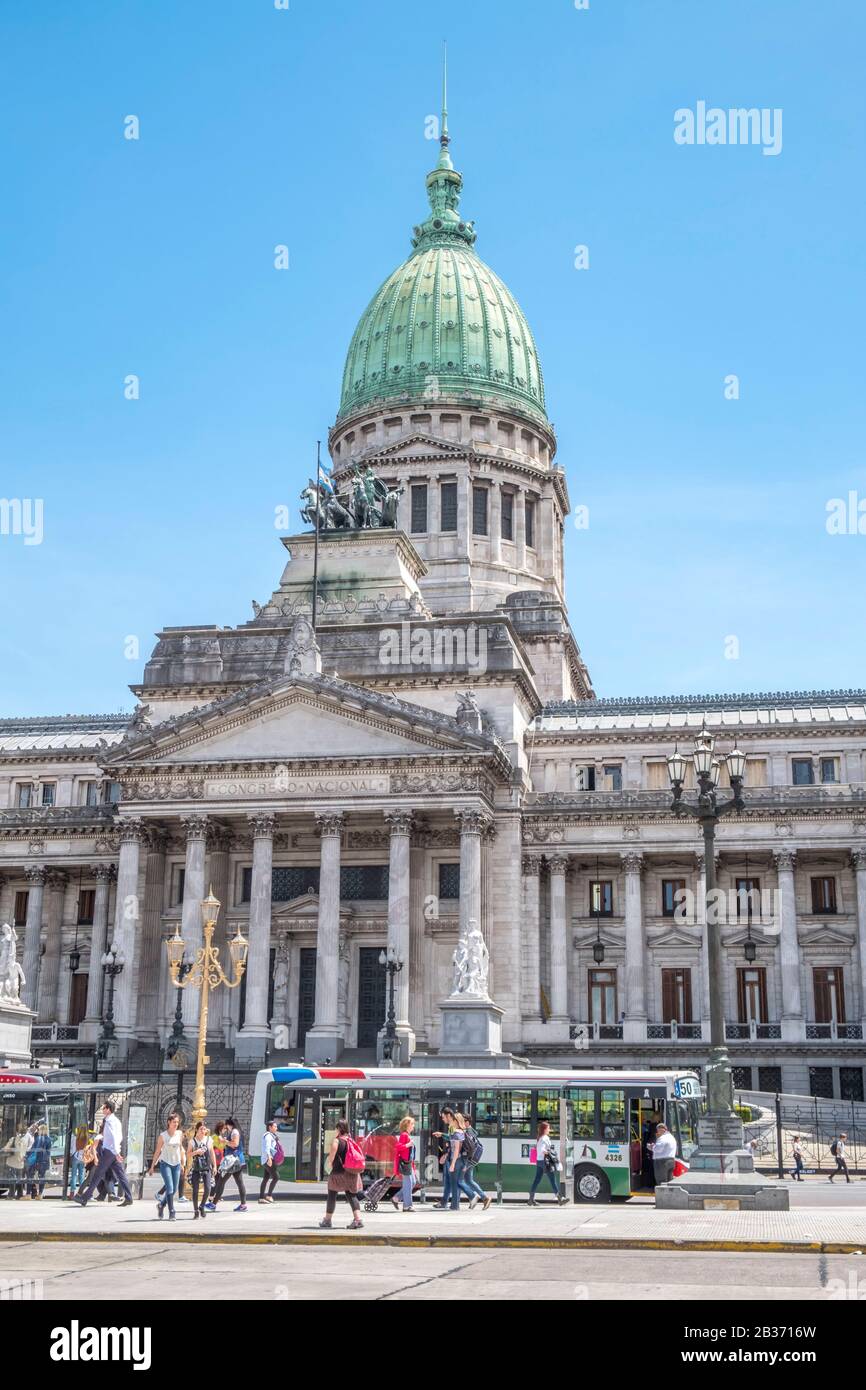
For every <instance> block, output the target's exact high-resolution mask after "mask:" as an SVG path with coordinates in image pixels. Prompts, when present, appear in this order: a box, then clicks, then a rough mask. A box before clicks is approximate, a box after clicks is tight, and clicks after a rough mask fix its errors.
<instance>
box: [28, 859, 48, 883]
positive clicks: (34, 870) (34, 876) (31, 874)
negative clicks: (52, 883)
mask: <svg viewBox="0 0 866 1390" xmlns="http://www.w3.org/2000/svg"><path fill="white" fill-rule="evenodd" d="M24 877H25V878H26V879H27V882H28V883H30V884H32V885H33V887H34V888H42V887H43V886H44V884H45V880H46V878H47V877H48V870H47V869H46V867H45V865H44V864H28V865H27V867H26V868H25V870H24Z"/></svg>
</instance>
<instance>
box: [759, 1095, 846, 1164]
mask: <svg viewBox="0 0 866 1390" xmlns="http://www.w3.org/2000/svg"><path fill="white" fill-rule="evenodd" d="M735 1098H736V1103H737V1105H740V1106H748V1107H749V1108H750V1109H751V1110H752V1112H753V1115H754V1118H753V1119H751V1120H746V1121H745V1133H746V1142H747V1143H752V1144H753V1147H754V1151H755V1167H756V1168H758V1169H760V1170H762V1171H765V1172H774V1173H778V1175H779V1176H780V1177H781V1176H782V1175H783V1174H784V1173H785V1172H789V1171H791V1170H792V1169H793V1166H794V1160H793V1155H792V1152H791V1146H792V1144H793V1141H794V1136H795V1135H796V1136H797V1137H798V1138H799V1141H800V1144H801V1146H802V1149H803V1161H804V1164H805V1167H806V1171H807V1172H809V1171H811V1172H817V1173H827V1174H828V1175H829V1174H831V1173H834V1172H835V1171H836V1160H835V1158H834V1156H833V1154H831V1152H830V1145H831V1144H832V1143H833V1140H834V1139H836V1138H838V1136H839V1135H840V1134H842V1133H844V1134H845V1135H846V1136H847V1137H846V1139H845V1148H846V1152H847V1162H848V1168H849V1170H850V1171H851V1172H852V1173H855V1172H866V1103H864V1102H863V1101H856V1100H825V1099H822V1098H821V1097H819V1096H797V1095H789V1094H785V1093H779V1094H778V1095H775V1094H772V1093H770V1092H766V1091H737V1092H736V1093H735Z"/></svg>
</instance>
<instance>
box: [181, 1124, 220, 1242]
mask: <svg viewBox="0 0 866 1390" xmlns="http://www.w3.org/2000/svg"><path fill="white" fill-rule="evenodd" d="M187 1167H188V1171H189V1181H190V1187H191V1188H192V1207H193V1219H194V1220H197V1219H198V1218H199V1217H201V1218H202V1219H204V1214H205V1203H206V1202H207V1199H208V1197H209V1196H210V1194H211V1191H212V1189H213V1185H214V1183H215V1182H216V1170H217V1165H216V1156H215V1154H214V1146H213V1140H212V1139H211V1136H210V1133H209V1131H208V1127H207V1125H206V1124H205V1122H204V1120H199V1122H198V1124H197V1125H196V1127H195V1129H194V1130H193V1132H192V1134H191V1136H190V1138H189V1141H188V1143H187Z"/></svg>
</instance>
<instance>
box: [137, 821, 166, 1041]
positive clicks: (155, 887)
mask: <svg viewBox="0 0 866 1390" xmlns="http://www.w3.org/2000/svg"><path fill="white" fill-rule="evenodd" d="M144 843H145V848H146V851H147V852H146V854H145V860H144V899H143V902H142V909H141V924H140V928H139V933H138V936H139V944H138V955H139V963H138V982H137V985H136V994H137V996H138V1029H137V1036H138V1039H139V1041H140V1042H141V1041H147V1042H157V1041H158V1039H159V993H160V990H159V982H160V968H161V966H162V962H163V960H164V959H165V948H164V946H163V944H162V909H163V903H164V900H165V846H166V834H165V831H164V830H163V828H162V826H157V825H150V826H148V827H147V829H146V832H145V840H144Z"/></svg>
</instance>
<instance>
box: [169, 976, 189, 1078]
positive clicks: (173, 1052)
mask: <svg viewBox="0 0 866 1390" xmlns="http://www.w3.org/2000/svg"><path fill="white" fill-rule="evenodd" d="M191 970H192V961H191V960H187V959H186V956H183V957H182V958H181V962H180V965H179V966H178V967H177V980H178V985H177V991H176V994H177V999H176V1002H175V1006H174V1022H173V1023H172V1025H171V1033H170V1035H169V1039H168V1046H167V1047H166V1049H165V1055H166V1057H168V1058H169V1060H171V1059H172V1058H174V1057H176V1056H177V1054H178V1053H179V1052H181V1051H182V1050H183V981H184V980H185V979H186V977H187V975H188V974H189V972H190V971H191Z"/></svg>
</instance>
